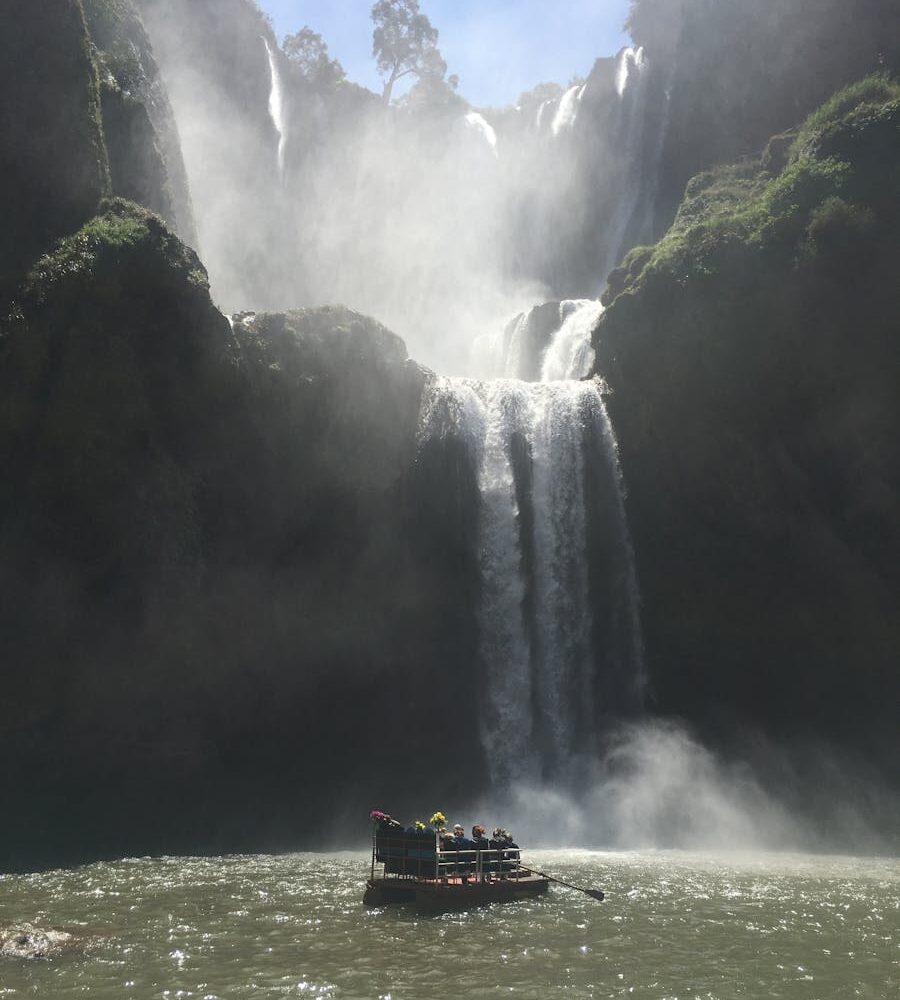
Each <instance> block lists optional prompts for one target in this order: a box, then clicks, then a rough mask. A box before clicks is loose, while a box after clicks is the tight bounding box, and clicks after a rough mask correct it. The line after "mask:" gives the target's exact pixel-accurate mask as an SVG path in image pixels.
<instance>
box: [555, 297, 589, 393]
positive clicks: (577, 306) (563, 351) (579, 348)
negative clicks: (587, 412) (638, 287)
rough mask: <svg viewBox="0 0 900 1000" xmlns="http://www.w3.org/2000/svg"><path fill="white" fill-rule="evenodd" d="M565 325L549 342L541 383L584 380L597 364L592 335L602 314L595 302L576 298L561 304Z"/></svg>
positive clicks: (561, 313)
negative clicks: (559, 380) (560, 380)
mask: <svg viewBox="0 0 900 1000" xmlns="http://www.w3.org/2000/svg"><path fill="white" fill-rule="evenodd" d="M559 311H560V320H561V322H562V325H561V326H560V328H559V330H557V332H556V333H555V334H554V336H553V340H551V341H550V344H549V346H548V347H547V350H546V352H545V353H544V359H543V362H542V364H541V381H542V382H553V381H556V380H558V379H581V378H585V376H587V374H588V373H589V372H590V370H591V368H592V366H593V364H594V349H593V347H591V333H592V332H593V329H594V327H595V326H596V325H597V321H598V320H599V319H600V317H601V316H602V315H603V306H602V305H601V304H600V303H599V302H597V301H595V300H594V299H575V300H568V301H565V302H561V303H560V305H559Z"/></svg>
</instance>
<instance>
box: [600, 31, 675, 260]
mask: <svg viewBox="0 0 900 1000" xmlns="http://www.w3.org/2000/svg"><path fill="white" fill-rule="evenodd" d="M647 84H648V75H647V61H646V59H645V58H644V50H643V49H642V48H639V49H631V48H628V49H623V50H622V52H621V53H620V55H619V63H618V66H617V69H616V92H617V93H618V95H619V102H620V103H619V108H620V110H619V122H620V124H619V135H620V137H621V139H620V141H621V145H622V150H623V156H622V162H623V164H624V171H625V173H624V189H623V191H622V194H621V196H620V198H619V200H618V203H617V204H616V209H615V213H614V215H613V218H612V221H611V223H610V227H609V233H610V235H609V239H608V241H607V247H608V249H607V254H606V261H605V263H604V266H603V269H602V272H603V274H604V275H609V273H610V272H611V271H612V270H613V268H615V267H616V266H617V265H618V264H619V262H620V261H621V259H622V256H623V253H624V250H625V241H626V239H627V237H628V232H629V228H630V227H631V224H632V220H633V218H634V216H635V211H636V209H637V206H638V203H639V201H640V198H641V190H642V181H643V177H642V171H641V170H640V169H638V168H639V166H640V164H641V159H642V157H641V147H642V144H643V140H644V123H645V121H646V114H647V95H648V86H647ZM660 148H661V147H660ZM655 166H656V165H655V164H653V165H652V168H653V169H654V172H655Z"/></svg>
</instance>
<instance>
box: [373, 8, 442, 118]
mask: <svg viewBox="0 0 900 1000" xmlns="http://www.w3.org/2000/svg"><path fill="white" fill-rule="evenodd" d="M372 23H373V24H374V26H375V28H374V31H373V32H372V55H373V56H374V57H375V61H376V63H377V65H378V72H379V73H381V75H382V76H384V77H385V83H384V92H383V94H382V97H383V99H384V103H385V104H389V103H390V100H391V94H392V92H393V89H394V84H395V83H396V82H397V81H398V80H399V79H401V78H402V77H404V76H409V75H411V74H412V75H414V76H417V77H418V78H419V79H420V80H421V79H422V78H423V77H431V78H437V79H443V78H444V75H445V74H446V72H447V64H446V63H445V62H444V60H443V59H442V58H441V54H440V52H439V51H438V48H437V40H438V30H437V28H435V27H434V25H433V24H432V23H431V21H429V20H428V18H427V17H426V16H425V14H423V13H422V12H421V11H420V10H419V0H378V3H376V4H375V5H374V6H373V7H372Z"/></svg>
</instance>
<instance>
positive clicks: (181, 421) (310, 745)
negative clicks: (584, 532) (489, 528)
mask: <svg viewBox="0 0 900 1000" xmlns="http://www.w3.org/2000/svg"><path fill="white" fill-rule="evenodd" d="M0 345H2V353H0V382H2V398H3V401H4V402H3V420H2V421H0V425H2V433H0V458H2V462H3V467H4V469H5V470H6V472H7V474H6V475H5V476H4V482H3V489H2V493H0V524H2V532H0V537H2V551H0V567H2V579H3V590H4V593H5V594H6V595H7V597H6V598H5V599H4V602H3V605H2V608H0V630H2V633H3V635H4V637H5V641H4V647H5V653H4V668H5V669H4V676H3V686H4V691H5V696H4V699H3V707H2V725H0V733H2V752H3V753H4V755H5V756H7V757H10V756H13V757H15V758H16V759H17V760H20V761H24V760H27V762H28V766H27V767H23V768H22V769H20V770H17V772H16V775H14V776H12V777H11V779H10V781H11V788H8V791H9V793H10V794H11V795H13V796H14V797H16V796H18V798H17V801H19V802H20V803H21V809H22V812H21V816H20V818H21V820H22V823H23V824H24V826H25V827H27V828H29V829H31V830H33V831H42V832H39V833H35V834H34V835H33V837H32V838H30V839H29V841H28V842H23V841H22V839H21V838H20V837H19V836H17V835H16V834H15V832H14V831H11V832H10V835H9V836H8V837H5V838H3V842H2V847H3V851H4V866H6V865H7V864H35V863H41V861H43V860H49V859H59V858H60V857H71V858H77V857H79V856H84V855H85V854H104V853H121V852H124V851H134V850H163V849H166V850H169V849H175V848H177V847H179V845H180V847H181V848H182V849H188V848H190V849H213V848H215V847H216V846H217V845H219V846H222V847H225V846H228V845H231V846H232V847H240V846H242V845H243V846H245V847H250V846H252V845H254V844H256V845H261V844H264V843H268V844H269V845H270V846H276V845H277V844H279V843H280V844H290V843H292V842H293V838H294V837H295V836H296V833H295V831H296V830H297V829H299V827H300V826H301V825H302V821H301V817H302V815H304V814H305V813H306V812H308V811H309V810H310V809H312V808H315V807H317V806H319V807H322V808H326V807H328V808H329V809H330V808H335V809H336V808H337V807H338V804H339V802H342V801H343V800H344V798H345V797H346V789H347V784H346V783H352V782H360V783H366V787H369V788H372V787H375V788H378V787H380V786H381V785H382V784H383V785H385V787H387V786H388V785H390V784H393V781H394V778H393V777H392V775H393V774H394V773H395V771H396V768H397V767H398V766H400V764H401V763H402V765H403V766H404V767H405V768H407V771H408V773H409V774H410V775H412V776H414V775H417V774H420V775H422V776H424V774H425V773H427V774H429V775H430V776H431V777H434V775H437V774H443V780H444V781H445V782H446V786H445V787H447V788H450V789H452V788H453V787H455V785H456V784H457V783H458V782H460V781H461V780H462V777H461V775H462V774H465V773H468V772H467V771H466V770H460V767H461V762H463V761H465V760H466V758H467V756H471V754H470V753H469V751H467V750H461V751H460V752H459V753H458V754H456V755H455V756H454V758H453V760H447V761H446V767H443V766H442V764H441V762H437V763H435V762H434V761H428V760H426V759H425V758H424V757H422V756H421V755H419V754H418V750H417V748H424V747H426V746H428V745H429V742H430V740H431V739H432V737H433V735H434V734H435V733H438V732H440V731H441V729H442V726H443V708H442V701H441V700H440V699H439V698H436V697H435V690H434V684H435V677H436V676H437V677H446V678H451V677H454V676H456V677H459V676H461V672H462V671H463V670H464V669H467V667H468V663H469V662H470V661H471V659H472V648H471V643H472V641H473V639H472V635H473V628H474V626H473V624H472V621H471V619H470V616H471V608H472V600H471V592H472V588H473V587H474V583H473V565H472V562H471V557H470V556H467V554H466V553H467V552H470V551H471V545H472V511H473V509H474V508H473V497H472V493H471V489H472V486H471V483H470V480H469V478H468V476H469V473H467V471H466V470H467V468H468V466H467V463H466V460H465V457H464V456H458V458H457V460H456V461H455V462H448V456H447V455H446V454H444V453H443V451H442V450H441V449H442V448H443V447H444V446H443V445H442V444H441V443H440V442H436V443H435V444H434V445H433V447H432V449H431V450H430V451H429V452H428V453H424V454H421V455H420V454H419V442H418V438H417V428H418V416H419V404H420V396H421V393H422V391H423V388H424V386H425V384H426V382H427V379H428V378H429V376H428V375H427V373H425V372H424V371H423V370H421V369H419V368H418V367H417V366H416V365H414V364H412V363H411V362H408V361H407V359H406V349H405V347H404V345H403V343H402V341H400V340H399V338H397V337H395V336H394V335H393V334H391V333H389V332H388V331H387V330H385V329H384V328H383V327H381V326H379V325H378V324H377V323H374V322H373V321H371V320H367V319H365V318H364V317H361V316H358V315H357V314H355V313H351V312H349V311H348V310H344V309H325V310H307V311H301V312H295V313H290V314H287V315H273V316H262V315H261V316H258V317H250V316H248V317H245V318H244V319H243V320H241V321H238V322H236V323H235V324H234V327H233V329H232V328H231V327H230V326H229V323H228V322H227V321H226V320H225V319H224V318H223V317H222V316H221V315H220V314H219V313H218V312H217V311H216V310H215V309H214V308H213V307H212V305H211V303H210V299H209V293H208V287H207V284H206V275H205V272H204V270H203V268H202V266H201V265H200V263H199V261H198V259H197V258H196V256H195V255H194V254H193V253H192V252H191V251H189V250H188V249H187V248H185V247H184V245H183V244H181V243H180V242H179V241H178V240H177V239H176V238H175V237H174V236H173V235H172V234H171V233H170V232H169V231H168V230H167V229H166V227H165V226H164V225H163V224H162V223H161V222H160V220H159V219H158V218H157V217H155V216H153V215H150V214H148V213H146V212H145V211H144V210H141V209H138V208H137V207H136V206H133V205H130V204H128V203H125V202H121V201H115V202H112V203H108V204H107V205H106V206H105V211H104V213H103V214H102V215H101V216H99V217H97V218H96V219H94V220H93V221H91V222H90V223H89V224H88V225H87V226H86V227H84V228H83V229H82V230H81V231H79V232H78V233H76V234H75V235H74V236H72V237H69V238H67V239H66V240H64V241H63V242H62V243H61V244H60V245H59V246H58V247H57V249H56V250H55V252H54V253H53V254H52V255H50V256H48V257H45V258H43V259H42V260H41V261H39V262H38V264H37V265H36V266H35V268H34V269H33V270H32V272H31V274H30V277H29V279H28V281H27V283H26V285H25V287H24V289H23V291H22V293H21V295H20V300H19V304H18V307H17V310H16V315H15V316H14V317H13V318H12V319H11V320H9V321H7V322H6V324H5V326H4V327H3V329H2V334H0ZM451 457H452V456H451ZM467 483H469V486H468V487H467V486H466V484H467ZM436 524H440V525H441V526H442V530H441V532H440V533H438V534H436V532H435V525H436ZM23 678H27V683H22V679H23ZM361 746H365V747H366V748H367V749H366V753H365V757H364V759H361V758H360V756H359V753H358V748H359V747H361ZM323 753H324V754H326V756H327V764H325V763H324V760H325V758H324V757H323ZM476 756H477V755H476ZM420 758H421V759H420ZM475 764H476V761H475V759H473V760H471V761H469V766H470V767H474V766H475ZM323 766H324V767H326V770H327V775H326V774H325V773H324V772H323V770H322V769H323ZM411 780H412V779H411ZM75 785H77V786H78V787H80V788H81V791H80V792H79V793H78V794H77V795H73V794H71V789H72V787H73V786H75ZM235 800H241V802H242V803H243V804H242V806H241V809H239V810H235V809H234V808H233V803H234V801H235ZM51 813H52V814H53V815H55V816H56V822H54V823H49V822H45V820H46V818H47V816H49V815H50V814H51ZM263 814H265V815H266V817H267V818H266V819H264V820H262V821H260V819H259V817H260V816H261V815H263ZM243 815H246V816H254V817H256V818H255V819H254V820H253V825H252V829H250V828H246V827H245V825H244V823H243V821H242V820H241V818H240V817H241V816H243ZM63 820H64V822H63ZM260 824H261V825H260ZM202 829H205V830H206V831H207V832H206V833H204V834H203V835H202V836H201V835H198V832H197V831H198V830H202ZM54 831H55V832H54ZM322 835H323V836H327V835H328V831H326V830H323V831H322ZM281 838H283V839H281Z"/></svg>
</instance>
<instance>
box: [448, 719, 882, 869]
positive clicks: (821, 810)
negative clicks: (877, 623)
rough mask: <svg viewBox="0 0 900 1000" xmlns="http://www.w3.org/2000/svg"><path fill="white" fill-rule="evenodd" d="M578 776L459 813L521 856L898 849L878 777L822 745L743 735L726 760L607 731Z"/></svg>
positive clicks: (635, 729)
mask: <svg viewBox="0 0 900 1000" xmlns="http://www.w3.org/2000/svg"><path fill="white" fill-rule="evenodd" d="M580 768H584V769H585V770H586V771H589V772H590V776H589V777H587V779H586V780H585V779H584V778H581V777H580V778H579V779H578V781H577V782H573V783H572V786H570V787H571V788H572V789H573V790H567V788H566V785H565V783H558V782H554V783H553V784H549V783H541V782H537V783H524V784H518V785H517V786H516V789H515V792H514V793H513V794H512V795H509V796H506V797H501V798H485V799H481V800H479V801H478V802H477V803H476V804H475V805H474V807H472V806H470V807H468V808H463V809H462V810H461V813H463V814H464V815H465V816H466V817H468V816H470V815H471V816H472V822H482V823H484V824H485V825H486V826H487V825H489V824H490V825H491V826H493V825H500V826H504V827H506V828H508V829H511V830H512V831H513V833H514V836H515V837H516V839H517V842H518V843H519V844H521V845H524V846H528V847H547V848H557V847H574V846H578V847H585V848H594V849H597V848H599V849H617V850H623V849H628V850H641V849H653V850H669V849H679V850H694V851H702V852H724V851H742V852H755V851H798V852H799V851H803V852H816V853H841V852H848V853H852V854H873V855H889V854H893V853H895V852H896V851H897V848H898V844H897V839H896V831H897V830H898V829H900V803H898V801H897V798H896V795H895V794H894V792H893V791H892V789H891V788H890V786H889V785H888V784H887V783H886V782H885V780H884V778H883V776H880V775H879V774H878V773H877V772H876V771H875V770H874V769H873V768H872V766H871V765H870V764H867V763H866V762H864V761H863V760H862V759H857V758H854V756H853V755H852V754H848V753H847V752H846V751H845V750H843V749H841V750H838V749H837V748H835V747H832V746H829V745H828V744H827V743H825V742H823V741H815V742H801V741H797V742H794V743H791V742H782V743H776V742H774V741H773V740H771V739H769V738H766V737H764V736H762V735H761V734H743V736H742V738H741V739H740V740H738V741H736V744H735V747H734V749H733V750H732V752H731V753H729V754H725V753H724V752H723V751H721V750H714V749H712V748H711V747H710V746H709V745H708V744H706V743H704V742H703V741H702V740H701V739H699V738H698V736H697V735H696V734H694V733H693V732H692V731H691V728H690V727H689V726H687V725H686V724H684V723H680V722H677V721H674V720H658V719H649V718H647V719H642V720H638V721H635V722H631V723H623V724H621V725H619V726H617V727H615V728H614V730H613V732H612V734H611V735H610V737H609V740H608V745H607V749H606V751H605V753H603V754H602V755H601V756H600V757H599V758H598V759H597V760H590V761H576V762H573V770H575V771H578V770H579V769H580ZM582 773H583V772H582ZM575 789H577V790H575ZM447 815H448V818H450V819H451V821H452V822H457V821H459V820H458V819H457V816H456V814H454V815H453V816H452V817H451V816H450V814H449V813H448V814H447ZM463 822H465V820H463Z"/></svg>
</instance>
